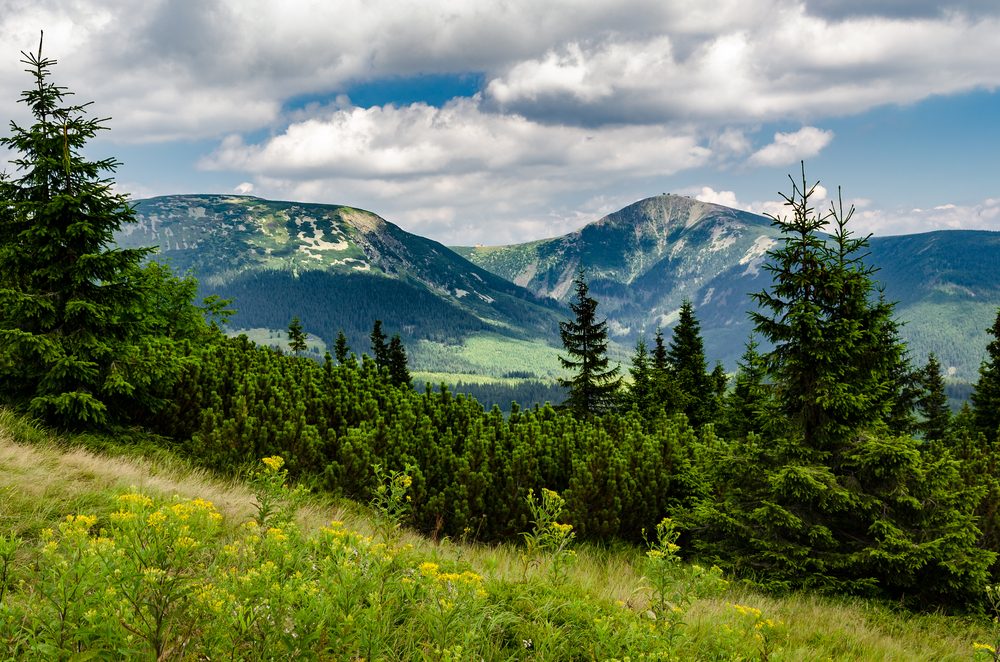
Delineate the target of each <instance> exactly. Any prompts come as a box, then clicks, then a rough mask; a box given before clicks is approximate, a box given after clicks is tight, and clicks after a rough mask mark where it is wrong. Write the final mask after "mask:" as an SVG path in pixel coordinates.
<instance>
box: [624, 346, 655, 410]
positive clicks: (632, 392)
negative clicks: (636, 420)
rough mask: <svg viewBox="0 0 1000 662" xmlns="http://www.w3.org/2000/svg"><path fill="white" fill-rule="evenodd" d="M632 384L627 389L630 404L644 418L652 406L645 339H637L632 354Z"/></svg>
mask: <svg viewBox="0 0 1000 662" xmlns="http://www.w3.org/2000/svg"><path fill="white" fill-rule="evenodd" d="M629 374H630V375H631V376H632V383H631V384H629V387H628V399H629V402H630V404H631V405H632V406H633V407H634V408H635V409H636V410H637V411H638V412H639V413H640V414H642V415H643V416H644V417H645V416H646V415H647V414H648V411H649V409H650V406H651V405H652V380H651V378H650V358H649V350H648V349H647V348H646V339H645V338H639V340H638V341H637V342H636V343H635V352H634V353H633V354H632V366H631V367H630V368H629Z"/></svg>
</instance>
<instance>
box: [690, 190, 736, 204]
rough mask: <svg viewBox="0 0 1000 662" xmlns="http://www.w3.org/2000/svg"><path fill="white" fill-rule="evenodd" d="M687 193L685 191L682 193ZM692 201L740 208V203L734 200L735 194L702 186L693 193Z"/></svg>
mask: <svg viewBox="0 0 1000 662" xmlns="http://www.w3.org/2000/svg"><path fill="white" fill-rule="evenodd" d="M684 192H685V193H687V191H684ZM694 199H695V200H700V201H701V202H710V203H712V204H715V205H722V206H724V207H732V208H733V209H739V208H740V202H739V200H737V199H736V194H735V193H733V192H732V191H716V190H715V189H713V188H712V187H711V186H702V187H701V189H699V190H698V191H697V192H695V193H694Z"/></svg>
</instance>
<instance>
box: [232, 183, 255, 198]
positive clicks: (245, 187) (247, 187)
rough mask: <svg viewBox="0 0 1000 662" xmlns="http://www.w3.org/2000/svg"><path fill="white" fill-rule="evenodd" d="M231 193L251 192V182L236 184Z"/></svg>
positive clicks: (242, 193)
mask: <svg viewBox="0 0 1000 662" xmlns="http://www.w3.org/2000/svg"><path fill="white" fill-rule="evenodd" d="M233 193H239V194H240V195H250V194H251V193H253V182H242V183H240V184H237V185H236V187H235V188H234V189H233Z"/></svg>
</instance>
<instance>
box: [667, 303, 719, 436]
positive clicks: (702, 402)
mask: <svg viewBox="0 0 1000 662" xmlns="http://www.w3.org/2000/svg"><path fill="white" fill-rule="evenodd" d="M667 361H668V363H669V364H670V368H671V373H672V375H673V377H674V380H675V382H676V384H677V388H678V389H679V391H680V395H681V402H682V407H683V411H684V413H685V414H687V417H688V420H690V421H691V424H692V425H693V426H694V427H700V426H701V425H703V424H705V423H708V422H709V421H711V420H712V419H713V418H714V417H715V413H716V405H717V399H716V394H715V391H716V389H715V387H714V384H713V381H712V378H711V376H710V375H709V373H708V372H707V367H708V364H707V362H706V360H705V346H704V342H703V341H702V338H701V325H700V324H699V323H698V319H697V318H696V317H695V314H694V306H693V305H692V304H691V302H690V301H689V300H685V301H684V303H682V304H681V309H680V314H679V316H678V320H677V326H675V327H674V332H673V335H672V337H671V338H670V346H669V348H668V349H667Z"/></svg>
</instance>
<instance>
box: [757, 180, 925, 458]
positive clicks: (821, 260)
mask: <svg viewBox="0 0 1000 662" xmlns="http://www.w3.org/2000/svg"><path fill="white" fill-rule="evenodd" d="M804 172H805V171H804V168H803V176H802V183H801V185H799V184H797V183H795V182H794V180H793V192H792V195H791V196H785V199H786V204H787V205H789V206H790V207H791V208H792V212H793V214H792V218H790V219H789V218H778V217H774V218H773V220H774V225H776V226H777V227H778V228H779V229H780V230H781V232H782V234H783V236H784V241H783V243H782V245H781V246H780V247H779V248H777V249H776V250H774V251H772V252H771V253H770V256H771V260H770V261H769V263H768V265H767V267H766V268H767V269H768V271H770V272H771V275H772V280H773V285H772V287H770V288H769V289H766V290H764V291H762V292H758V293H756V294H753V295H752V297H753V299H754V300H755V302H756V303H757V304H758V306H759V309H758V310H756V311H752V312H751V318H752V319H753V321H754V323H755V326H756V330H757V333H758V334H760V335H761V336H763V337H764V338H765V339H767V340H768V341H770V342H771V343H773V344H774V350H773V351H772V352H771V353H770V355H769V356H768V361H769V367H770V372H771V374H772V377H773V381H774V383H775V386H776V390H777V396H778V399H779V402H780V404H781V406H782V408H783V410H784V413H785V414H786V415H787V416H788V418H789V420H790V421H791V422H792V423H793V424H794V425H796V426H797V427H798V428H799V430H801V433H802V435H803V440H804V442H805V444H806V445H807V446H809V447H813V448H817V449H822V450H824V451H826V450H832V449H835V447H836V446H837V445H838V444H839V443H842V442H843V441H844V440H845V438H846V435H848V434H849V433H850V432H851V431H852V430H854V429H856V428H857V427H859V426H865V425H871V424H874V423H877V422H884V421H885V420H886V419H887V418H888V417H889V415H890V413H891V411H892V409H893V407H894V406H895V405H896V403H897V401H898V396H899V394H898V389H897V386H898V384H899V383H900V382H901V381H902V377H901V375H905V374H907V372H908V367H907V366H906V364H905V347H904V346H903V344H902V343H901V342H900V340H899V335H898V324H897V322H896V321H895V320H894V319H893V317H892V314H893V304H891V303H888V302H886V301H885V300H884V298H883V297H878V299H877V301H872V294H873V291H874V289H875V285H874V283H873V281H872V279H871V275H872V273H873V272H874V269H873V268H871V267H868V266H866V265H865V264H864V262H863V258H864V257H865V255H866V254H865V253H864V252H863V251H864V249H865V248H866V247H867V245H868V237H867V236H866V237H860V238H856V237H854V236H853V234H852V232H851V231H850V230H849V229H848V227H847V225H848V222H849V221H850V218H851V216H852V215H853V209H851V210H849V211H847V212H846V213H845V212H844V210H843V207H840V208H839V209H838V208H837V207H835V206H834V205H831V208H830V211H828V212H827V213H825V214H817V213H815V210H814V209H813V207H812V206H811V204H812V203H811V198H812V196H813V195H814V193H815V187H816V184H814V185H813V186H811V187H810V186H808V185H807V183H806V179H805V174H804ZM828 224H830V225H832V226H833V233H832V240H828V238H827V237H826V236H825V235H823V234H822V230H824V229H825V228H826V227H827V225H828Z"/></svg>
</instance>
